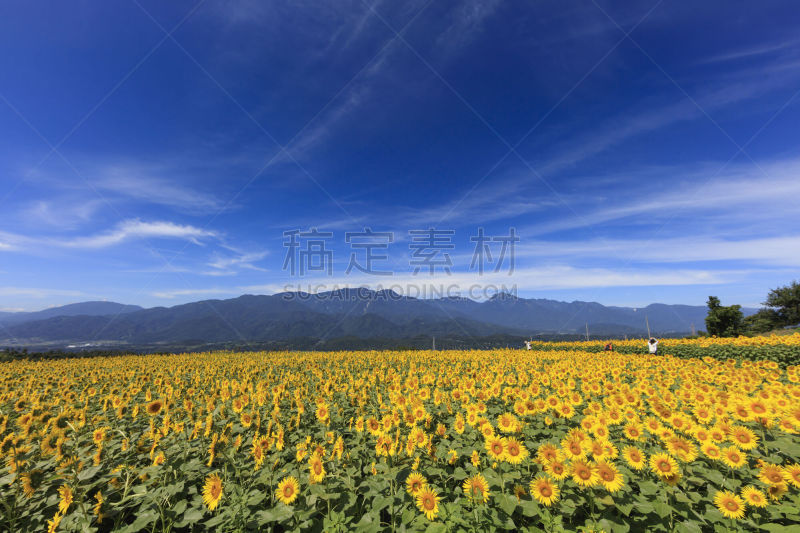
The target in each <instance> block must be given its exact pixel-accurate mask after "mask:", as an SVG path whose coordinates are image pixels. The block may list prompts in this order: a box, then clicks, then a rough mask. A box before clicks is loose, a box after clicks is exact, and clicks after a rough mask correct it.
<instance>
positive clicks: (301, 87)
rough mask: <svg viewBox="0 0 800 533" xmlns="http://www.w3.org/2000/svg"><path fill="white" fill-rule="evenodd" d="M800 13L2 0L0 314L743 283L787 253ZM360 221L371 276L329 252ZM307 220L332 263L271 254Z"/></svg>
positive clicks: (602, 4)
mask: <svg viewBox="0 0 800 533" xmlns="http://www.w3.org/2000/svg"><path fill="white" fill-rule="evenodd" d="M798 25H800V11H798V10H797V9H796V6H795V5H794V3H793V2H768V3H760V4H757V5H756V4H753V3H747V2H735V3H730V2H703V3H701V4H692V5H689V4H681V3H677V2H672V1H666V0H664V1H660V2H658V1H655V2H654V1H648V2H637V3H631V2H609V1H607V0H596V1H595V0H588V1H585V2H584V1H578V2H568V3H564V2H555V1H550V0H546V1H544V2H535V3H527V2H500V1H496V0H494V1H477V2H445V1H439V0H433V1H428V0H422V1H413V2H402V3H401V2H387V1H374V0H369V1H361V0H356V1H347V0H336V1H333V2H326V1H314V2H308V1H305V0H293V1H291V2H284V1H280V0H279V1H275V2H258V1H243V2H221V1H218V0H206V1H201V2H198V3H194V2H167V3H164V2H154V1H145V0H119V1H113V2H101V3H97V2H85V3H84V2H81V3H78V4H75V3H71V4H65V3H58V2H56V3H53V2H38V1H32V2H5V3H3V4H2V6H0V50H2V53H0V72H1V73H2V75H0V136H1V138H2V139H3V142H2V143H0V209H2V213H3V216H2V218H1V219H0V310H35V309H41V308H44V307H48V306H52V305H59V304H64V303H69V302H75V301H82V300H89V299H109V300H115V301H120V302H124V303H135V304H140V305H144V306H155V305H167V306H169V305H175V304H179V303H183V302H188V301H194V300H198V299H205V298H227V297H232V296H237V295H240V294H243V293H266V294H270V293H274V292H279V291H281V290H282V289H283V288H284V287H286V286H290V287H293V288H295V287H298V286H299V287H301V288H308V287H309V286H314V287H319V286H321V285H323V286H325V287H328V288H330V287H334V286H341V285H362V284H367V285H370V286H373V287H374V286H377V285H381V286H389V285H392V284H395V285H396V286H398V287H408V286H409V285H411V284H415V285H417V286H420V285H421V286H425V285H433V286H438V287H442V286H453V285H456V286H458V287H460V288H461V289H462V290H466V289H467V288H468V287H471V286H474V285H480V286H482V287H483V286H500V285H506V286H507V287H516V290H517V291H518V293H519V294H520V295H522V296H530V297H544V298H556V299H562V300H574V299H580V300H596V301H600V302H601V303H605V304H614V305H632V306H641V305H644V304H647V303H651V302H666V303H688V304H702V303H704V301H705V299H706V297H707V296H708V295H709V294H715V295H718V296H720V297H721V298H722V300H723V303H725V304H727V303H741V304H745V305H757V304H758V303H759V302H761V301H762V300H763V298H764V296H765V295H766V293H767V291H768V290H769V289H770V288H774V287H776V286H779V285H783V284H786V283H788V282H790V281H792V280H793V279H796V278H797V277H798V276H797V272H798V266H800V234H798V231H797V230H798V227H800V207H798V206H799V205H800V203H798V202H797V200H796V199H797V198H798V196H800V179H798V176H800V132H799V131H798V127H797V124H798V123H800V95H798V91H800V38H799V37H798V36H797V32H796V31H795V30H796V28H797V27H798ZM365 227H369V228H371V229H372V230H373V231H375V232H379V231H384V232H393V234H394V239H393V242H392V243H391V244H390V245H388V248H387V249H385V250H382V251H379V252H378V254H380V255H385V256H386V257H387V259H385V260H383V261H381V262H378V263H374V266H375V269H376V270H391V271H393V272H394V273H395V274H394V276H391V277H390V279H387V278H386V277H383V276H376V275H371V274H366V273H361V272H358V271H357V270H354V271H352V272H350V273H349V274H347V273H346V272H345V271H346V269H347V266H348V263H349V261H350V255H351V253H354V249H353V248H352V247H351V246H350V244H348V243H346V242H345V233H346V232H353V231H356V232H357V231H363V230H364V228H365ZM480 227H482V228H484V231H485V234H486V235H489V236H502V235H507V234H508V233H509V228H512V227H513V228H515V230H516V233H517V234H518V235H519V237H520V241H519V242H518V243H517V244H516V249H515V270H514V272H513V273H511V274H509V272H508V268H506V266H507V265H506V266H504V268H503V269H501V271H500V272H497V273H495V272H493V270H492V268H491V267H488V268H487V270H488V271H487V272H484V274H483V275H482V276H481V275H479V274H478V272H477V271H476V269H475V268H470V263H471V258H472V255H473V248H474V243H473V242H471V241H470V237H471V236H474V235H476V234H477V231H478V228H480ZM310 228H318V229H319V230H320V231H330V232H332V233H333V237H332V238H331V239H329V240H328V241H327V244H326V248H327V249H329V250H331V251H332V258H333V262H332V273H331V275H330V276H328V275H326V274H324V273H320V272H313V273H312V274H311V275H309V274H307V275H306V276H305V277H302V278H301V277H298V276H296V275H295V276H293V275H292V274H291V273H290V272H287V271H286V270H285V269H284V268H283V266H284V263H285V256H286V253H287V250H289V248H287V247H285V246H284V243H285V238H284V235H283V232H285V231H289V230H294V229H297V230H302V231H308V230H309V229H310ZM427 228H435V229H443V230H453V231H454V235H453V236H452V239H451V240H452V244H453V245H454V246H453V248H452V249H449V250H443V251H442V250H440V251H439V252H437V253H438V254H439V256H438V257H443V256H442V255H441V254H443V253H445V252H446V253H449V254H450V259H451V262H452V267H451V269H450V274H447V273H446V272H444V271H443V270H442V269H436V272H435V275H434V276H433V277H430V276H424V277H419V276H418V277H414V276H412V275H411V272H412V270H413V267H410V266H409V255H410V254H411V253H412V249H411V248H410V244H411V238H410V236H409V233H408V232H409V230H418V229H427ZM492 246H497V245H496V243H493V244H492ZM498 251H499V248H495V249H494V250H493V253H494V254H495V255H494V258H495V259H496V258H497V252H498ZM355 253H357V254H362V255H360V256H358V257H363V253H364V251H363V250H360V251H358V252H355ZM360 262H361V263H363V259H361V260H360ZM462 295H466V294H462ZM473 295H474V294H473Z"/></svg>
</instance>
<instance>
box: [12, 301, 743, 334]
mask: <svg viewBox="0 0 800 533" xmlns="http://www.w3.org/2000/svg"><path fill="white" fill-rule="evenodd" d="M743 311H745V314H750V313H753V312H755V311H756V310H755V309H744V310H743ZM706 314H707V308H706V307H704V306H690V305H666V304H651V305H648V306H647V307H642V308H629V307H614V306H604V305H602V304H599V303H597V302H581V301H573V302H559V301H555V300H547V299H528V298H518V297H516V296H513V295H511V294H499V295H496V296H494V297H493V298H491V299H489V300H486V301H481V302H478V301H475V300H471V299H468V298H439V299H418V298H413V297H406V296H400V295H398V294H397V293H394V292H392V291H371V290H366V289H342V290H338V291H331V292H325V293H318V294H307V293H299V292H295V293H280V294H274V295H244V296H240V297H238V298H231V299H226V300H203V301H199V302H193V303H188V304H183V305H176V306H173V307H153V308H148V309H145V308H142V307H139V306H135V305H124V304H118V303H114V302H83V303H77V304H71V305H66V306H63V307H54V308H49V309H46V310H43V311H38V312H28V313H0V345H17V346H19V345H53V346H61V345H63V346H67V345H75V344H76V343H77V344H80V343H84V345H89V344H91V343H100V344H103V343H104V344H118V345H124V346H137V345H175V344H180V343H183V344H187V343H191V344H194V345H203V344H213V343H223V342H251V341H258V342H264V341H286V340H290V339H293V338H305V339H309V338H310V339H321V340H325V339H335V338H347V337H349V338H358V339H404V338H413V337H419V336H436V337H447V336H460V337H486V336H491V335H511V336H518V337H530V336H542V335H550V336H552V335H564V334H573V335H574V334H584V333H585V331H586V328H587V326H588V329H589V331H590V334H591V335H592V336H608V337H612V336H622V335H630V336H637V335H644V334H646V332H647V324H648V323H649V325H650V328H651V331H652V332H653V334H657V335H661V336H666V335H680V334H685V333H689V332H690V331H692V329H693V328H696V329H702V328H703V327H704V319H705V316H706Z"/></svg>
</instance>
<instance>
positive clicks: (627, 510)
mask: <svg viewBox="0 0 800 533" xmlns="http://www.w3.org/2000/svg"><path fill="white" fill-rule="evenodd" d="M617 509H619V512H621V513H622V514H624V515H625V516H630V514H631V511H632V510H633V504H632V503H618V504H617Z"/></svg>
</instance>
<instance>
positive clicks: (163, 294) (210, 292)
mask: <svg viewBox="0 0 800 533" xmlns="http://www.w3.org/2000/svg"><path fill="white" fill-rule="evenodd" d="M150 294H151V296H154V297H156V298H163V299H166V300H172V299H174V298H180V297H186V296H189V297H192V296H230V295H238V294H240V292H239V290H238V289H237V288H233V289H212V288H207V289H174V290H161V291H155V292H151V293H150Z"/></svg>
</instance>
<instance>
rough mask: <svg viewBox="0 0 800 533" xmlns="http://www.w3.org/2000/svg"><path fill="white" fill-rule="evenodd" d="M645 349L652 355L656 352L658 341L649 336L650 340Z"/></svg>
mask: <svg viewBox="0 0 800 533" xmlns="http://www.w3.org/2000/svg"><path fill="white" fill-rule="evenodd" d="M647 349H648V350H650V353H651V354H653V355H657V354H658V341H657V340H656V338H655V337H650V341H649V342H648V343H647Z"/></svg>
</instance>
